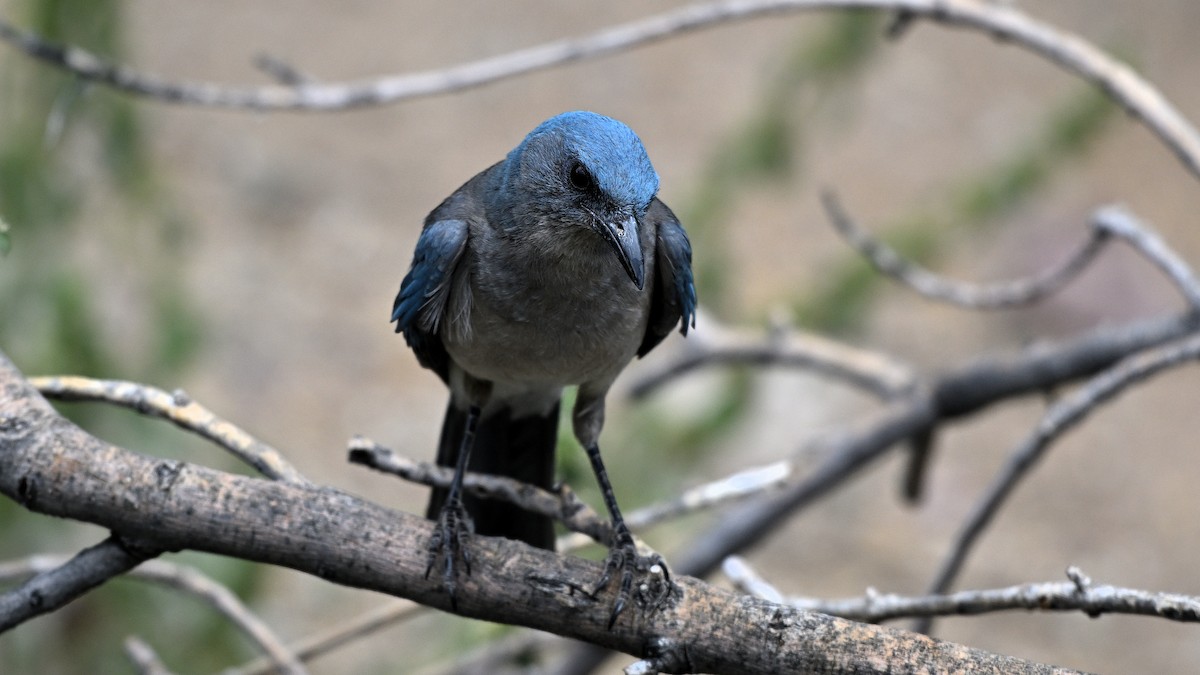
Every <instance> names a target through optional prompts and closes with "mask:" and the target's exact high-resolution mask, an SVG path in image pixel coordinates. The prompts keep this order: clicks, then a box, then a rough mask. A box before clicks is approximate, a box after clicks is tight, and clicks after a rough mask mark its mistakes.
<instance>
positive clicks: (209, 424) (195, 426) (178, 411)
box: [29, 375, 311, 485]
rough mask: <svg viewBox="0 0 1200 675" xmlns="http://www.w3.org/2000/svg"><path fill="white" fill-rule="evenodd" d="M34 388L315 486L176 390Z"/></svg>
mask: <svg viewBox="0 0 1200 675" xmlns="http://www.w3.org/2000/svg"><path fill="white" fill-rule="evenodd" d="M29 382H30V383H31V384H32V385H33V386H34V387H35V388H36V389H37V390H38V391H39V392H41V394H42V396H45V397H46V398H52V399H56V400H59V401H104V402H107V403H114V404H116V405H120V406H124V407H126V408H130V409H132V410H136V411H137V412H139V413H141V414H143V415H150V416H152V417H160V418H162V419H165V420H167V421H169V422H171V423H173V424H175V426H177V427H179V428H181V429H184V430H187V431H191V432H193V433H196V434H198V435H200V436H202V437H204V438H206V439H208V440H210V441H212V442H214V443H216V444H217V445H219V446H221V447H223V448H225V449H226V450H229V451H230V452H232V453H233V454H234V455H235V456H236V457H237V458H238V459H240V460H242V461H243V462H245V463H247V464H249V465H250V466H252V467H254V468H255V469H256V470H258V472H259V473H261V474H263V475H264V476H267V477H268V478H273V479H275V480H282V481H286V482H289V483H297V484H301V485H309V484H311V483H310V482H309V480H308V479H307V478H305V477H304V476H303V475H301V474H300V472H299V471H297V470H296V468H295V467H293V466H292V465H291V464H290V463H288V461H287V460H286V459H284V458H283V455H282V454H281V453H280V452H279V451H278V450H276V449H275V448H272V447H271V446H269V445H267V444H266V443H263V442H262V441H259V440H258V439H256V438H254V437H253V436H251V435H250V434H248V433H246V432H245V431H243V430H242V429H240V428H238V427H237V426H235V425H233V424H231V423H229V422H227V421H225V420H223V419H221V418H220V417H217V416H216V415H214V414H213V413H212V411H210V410H209V409H208V408H205V407H204V406H202V405H200V404H199V403H196V402H195V401H193V400H192V399H191V398H190V397H189V396H188V395H187V394H186V393H184V392H183V390H180V389H176V390H175V392H174V393H168V392H166V391H163V390H162V389H158V388H156V387H151V386H149V385H145V384H138V383H136V382H125V381H122V380H97V379H93V378H90V377H78V376H74V375H69V376H53V377H31V378H29Z"/></svg>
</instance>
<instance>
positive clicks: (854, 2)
mask: <svg viewBox="0 0 1200 675" xmlns="http://www.w3.org/2000/svg"><path fill="white" fill-rule="evenodd" d="M828 9H879V10H885V11H894V12H898V13H899V16H900V17H902V20H901V22H900V24H901V25H909V24H911V23H912V21H914V20H916V19H918V18H921V19H926V20H929V21H931V22H935V23H941V24H945V25H948V26H953V27H962V28H969V29H972V30H976V31H980V32H983V33H986V34H988V35H991V36H993V37H995V38H998V39H1000V40H1001V41H1003V42H1005V43H1011V44H1015V45H1019V46H1021V47H1023V48H1025V49H1028V50H1030V51H1032V52H1034V53H1036V54H1038V55H1039V56H1041V57H1043V58H1045V59H1047V60H1048V61H1050V62H1052V63H1054V64H1056V65H1058V66H1059V67H1061V68H1063V69H1065V70H1067V71H1069V72H1071V73H1074V74H1075V75H1077V76H1079V77H1081V78H1083V79H1085V80H1087V81H1089V82H1092V83H1093V84H1095V85H1097V86H1099V87H1100V88H1101V89H1103V90H1104V91H1105V92H1106V93H1107V94H1108V95H1109V96H1111V97H1112V98H1113V99H1114V100H1115V101H1117V102H1118V103H1119V104H1121V105H1122V106H1123V107H1124V108H1125V109H1126V110H1128V111H1129V113H1130V114H1131V115H1133V116H1134V117H1135V118H1137V119H1138V120H1140V121H1141V122H1142V123H1143V124H1145V125H1146V126H1147V127H1148V128H1149V129H1150V131H1151V132H1153V133H1154V135H1155V136H1157V137H1158V138H1159V140H1160V141H1162V142H1163V144H1164V145H1166V146H1167V147H1168V148H1169V149H1170V150H1171V151H1172V152H1174V154H1175V155H1176V157H1178V158H1179V160H1180V161H1181V162H1182V163H1183V164H1184V166H1185V167H1186V168H1187V170H1188V171H1189V172H1191V173H1192V174H1193V175H1194V176H1198V177H1200V133H1197V131H1196V129H1195V128H1194V127H1193V126H1192V124H1191V123H1190V122H1188V121H1187V119H1186V118H1185V117H1183V115H1181V114H1180V113H1179V111H1178V110H1176V109H1175V107H1174V106H1173V105H1171V103H1170V102H1169V101H1167V99H1166V97H1164V96H1163V95H1162V93H1161V92H1159V91H1158V89H1157V88H1156V87H1155V86H1154V85H1153V84H1151V83H1150V82H1148V81H1147V80H1145V79H1144V78H1142V77H1141V76H1140V75H1138V74H1137V73H1136V72H1135V71H1134V70H1133V69H1131V68H1130V67H1129V66H1127V65H1125V64H1123V63H1121V62H1120V61H1117V60H1116V59H1114V58H1113V57H1111V56H1109V55H1108V54H1106V53H1104V52H1103V51H1101V50H1100V49H1098V48H1096V47H1095V46H1093V45H1092V44H1091V43H1089V42H1088V41H1086V40H1084V39H1083V38H1081V37H1079V36H1077V35H1073V34H1071V33H1068V32H1065V31H1062V30H1060V29H1058V28H1055V27H1053V26H1051V25H1050V24H1047V23H1045V22H1042V21H1039V20H1037V19H1035V18H1033V17H1030V16H1028V15H1026V14H1024V13H1022V12H1021V11H1020V10H1018V9H1016V8H1015V7H1011V6H1007V5H1001V4H998V3H991V2H981V1H980V0H722V1H718V2H710V3H701V4H695V5H690V6H686V7H681V8H679V9H676V10H672V11H669V12H664V13H662V14H659V15H656V16H651V17H647V18H645V19H640V20H638V21H632V22H629V23H626V24H622V25H619V26H614V27H612V28H608V29H605V30H602V31H598V32H596V33H592V34H591V35H587V36H584V37H581V38H575V39H566V40H559V41H556V42H549V43H546V44H543V45H541V46H537V47H531V48H528V49H523V50H519V51H515V52H510V53H508V54H501V55H499V56H494V57H490V58H486V59H481V60H478V61H472V62H468V63H464V64H461V65H458V66H453V67H450V68H446V69H442V70H431V71H424V72H417V73H411V74H406V75H392V76H385V77H380V78H376V79H367V80H358V81H353V82H344V83H331V84H299V85H296V86H278V85H276V86H267V87H226V86H223V85H219V84H215V83H209V82H172V81H170V80H167V79H164V78H160V77H156V76H153V75H148V74H144V73H140V72H138V71H136V70H133V69H131V68H127V67H124V66H120V65H113V64H111V63H107V62H105V61H104V60H103V59H101V58H99V57H97V56H95V55H93V54H91V53H89V52H86V51H84V50H82V49H79V48H77V47H71V46H61V45H55V44H51V43H49V42H47V41H45V40H43V39H42V38H40V37H38V36H36V35H33V34H31V33H27V32H24V31H21V30H19V29H17V28H16V27H15V26H13V25H11V24H9V23H6V22H0V40H4V41H6V42H8V43H10V44H12V45H13V46H15V47H16V48H18V49H20V50H22V51H23V52H25V53H26V54H28V55H29V56H31V57H33V58H36V59H40V60H42V61H45V62H47V63H49V64H51V65H54V66H56V67H58V68H63V69H65V70H68V71H70V72H72V73H74V74H75V75H76V76H78V77H80V78H82V79H85V80H89V81H93V82H99V83H102V84H105V85H107V86H110V87H113V88H115V89H118V90H120V91H124V92H126V93H129V94H133V95H138V96H145V97H148V98H153V99H155V100H159V101H164V102H169V103H184V104H192V105H204V106H219V107H230V108H246V109H252V110H270V109H275V110H281V109H288V110H310V111H315V110H343V109H346V108H351V107H358V106H367V105H383V104H388V103H395V102H398V101H403V100H406V99H411V98H418V97H423V96H434V95H439V94H446V93H450V92H454V91H461V90H463V89H467V88H470V87H477V86H480V85H483V84H488V83H491V82H496V81H499V80H503V79H506V78H510V77H515V76H517V75H524V74H526V73H531V72H534V71H538V70H543V69H546V68H551V67H554V66H559V65H563V64H567V63H573V62H576V61H582V60H585V59H591V58H597V57H600V56H606V55H610V54H615V53H619V52H622V51H627V50H629V49H632V48H634V47H639V46H643V45H648V44H651V43H653V42H657V41H660V40H665V39H668V38H672V37H677V36H680V35H684V34H687V33H690V32H692V31H697V30H702V29H708V28H713V27H716V26H720V25H724V24H727V23H732V22H735V21H745V20H748V19H753V18H757V17H764V16H771V15H775V14H783V13H790V12H802V11H811V10H828ZM893 32H894V33H898V32H899V31H893Z"/></svg>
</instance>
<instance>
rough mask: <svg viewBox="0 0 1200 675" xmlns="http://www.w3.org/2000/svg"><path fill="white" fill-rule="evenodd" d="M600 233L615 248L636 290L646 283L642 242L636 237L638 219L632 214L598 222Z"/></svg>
mask: <svg viewBox="0 0 1200 675" xmlns="http://www.w3.org/2000/svg"><path fill="white" fill-rule="evenodd" d="M600 233H601V234H603V235H604V238H605V239H607V240H608V243H610V244H612V247H613V249H615V250H616V253H617V259H618V260H620V261H621V266H622V267H624V268H625V272H626V273H628V274H629V279H630V280H631V281H633V284H634V285H635V286H637V288H638V290H639V291H640V290H642V287H643V286H645V285H646V266H645V264H643V263H642V242H641V240H640V239H639V238H638V221H637V218H635V217H634V216H632V215H630V216H626V217H625V218H624V219H623V220H617V221H615V222H604V223H601V224H600Z"/></svg>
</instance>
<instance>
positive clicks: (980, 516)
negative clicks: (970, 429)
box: [921, 336, 1200, 632]
mask: <svg viewBox="0 0 1200 675" xmlns="http://www.w3.org/2000/svg"><path fill="white" fill-rule="evenodd" d="M1198 358H1200V336H1190V337H1187V338H1184V339H1181V340H1178V341H1175V342H1171V343H1169V344H1166V345H1163V346H1160V347H1157V348H1154V349H1152V350H1149V351H1145V352H1142V353H1138V354H1134V355H1133V356H1130V357H1128V358H1125V359H1123V360H1121V361H1120V362H1119V363H1117V364H1116V365H1114V366H1113V367H1111V368H1109V369H1107V370H1105V371H1104V372H1102V373H1100V374H1099V375H1096V376H1095V377H1093V378H1092V379H1090V380H1088V381H1087V382H1086V383H1084V384H1083V385H1082V386H1081V387H1080V388H1079V389H1078V390H1077V391H1075V392H1073V393H1072V394H1071V395H1070V396H1068V397H1066V398H1064V399H1062V400H1060V401H1059V402H1057V403H1055V404H1054V405H1053V406H1051V407H1050V409H1049V410H1047V411H1046V414H1045V415H1043V416H1042V419H1041V421H1039V422H1038V425H1037V428H1036V429H1035V430H1034V432H1033V433H1032V434H1031V435H1030V436H1029V437H1028V438H1027V439H1026V440H1025V441H1024V442H1023V443H1021V445H1020V446H1019V447H1018V448H1017V449H1016V450H1015V451H1014V452H1013V453H1012V455H1011V456H1010V457H1009V459H1008V462H1006V463H1005V465H1004V467H1003V468H1002V469H1001V470H1000V472H999V474H998V475H997V476H996V479H995V480H994V481H993V482H992V484H991V486H990V487H989V488H988V490H987V492H986V493H985V495H984V497H983V499H981V500H980V501H979V503H978V504H977V505H976V506H975V508H974V509H973V510H972V512H971V515H970V516H969V517H968V518H967V521H966V524H965V525H964V526H963V528H962V530H960V531H959V534H958V536H957V537H956V538H955V542H954V546H953V548H952V550H951V552H950V554H949V555H948V556H947V558H946V560H945V561H944V562H943V563H942V567H941V569H940V570H939V571H938V574H937V576H936V577H935V579H934V582H933V583H932V584H931V585H930V587H929V592H930V593H943V592H945V591H946V590H947V589H949V588H950V586H951V585H952V584H953V583H954V579H955V578H956V577H957V576H958V573H959V571H960V570H961V569H962V566H963V563H964V562H965V561H966V558H967V554H968V553H969V552H970V550H971V548H972V546H973V545H974V544H975V542H976V541H978V539H979V537H980V535H981V534H983V531H984V529H985V528H986V527H987V526H988V524H989V523H991V521H992V519H993V518H994V517H995V516H996V513H997V512H998V511H999V509H1000V506H1001V505H1002V504H1003V503H1004V502H1005V500H1006V499H1007V498H1008V497H1009V495H1011V494H1012V492H1013V490H1014V489H1015V488H1016V486H1017V483H1018V482H1020V480H1021V479H1022V478H1024V477H1025V476H1026V475H1028V473H1029V471H1030V470H1031V469H1032V468H1033V466H1034V464H1035V463H1036V462H1037V461H1038V460H1039V459H1041V457H1042V456H1043V455H1044V454H1045V451H1046V449H1047V448H1048V447H1049V446H1050V444H1051V443H1052V442H1053V441H1055V440H1056V439H1058V438H1059V437H1060V436H1062V434H1063V433H1065V432H1066V431H1068V430H1069V429H1071V428H1073V427H1075V425H1077V424H1079V423H1080V422H1082V421H1083V420H1084V419H1086V418H1087V417H1088V415H1090V414H1092V413H1093V412H1095V411H1096V409H1097V408H1098V407H1099V406H1100V404H1102V403H1105V402H1107V401H1108V400H1110V399H1111V398H1112V397H1114V396H1116V395H1117V394H1119V393H1121V392H1123V391H1125V390H1126V389H1128V388H1129V387H1130V386H1132V385H1134V384H1137V383H1139V382H1142V381H1143V380H1145V379H1147V378H1149V377H1153V376H1154V375H1157V374H1158V373H1161V372H1163V371H1164V370H1167V369H1169V368H1173V367H1175V366H1178V365H1180V364H1182V363H1184V362H1187V361H1192V360H1195V359H1198ZM923 627H924V628H925V630H928V623H925V624H923ZM925 630H922V631H921V632H925Z"/></svg>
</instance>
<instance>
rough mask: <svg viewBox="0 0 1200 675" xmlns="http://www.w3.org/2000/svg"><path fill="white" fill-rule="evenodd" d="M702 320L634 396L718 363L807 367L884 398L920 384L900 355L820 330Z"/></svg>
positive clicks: (636, 388) (704, 317)
mask: <svg viewBox="0 0 1200 675" xmlns="http://www.w3.org/2000/svg"><path fill="white" fill-rule="evenodd" d="M701 322H702V323H701V325H700V330H697V331H696V334H695V337H693V338H689V339H688V341H687V344H685V345H684V346H683V350H682V353H681V354H680V356H679V357H678V358H676V359H674V360H673V361H672V362H670V363H667V364H666V365H665V366H663V367H662V368H659V369H658V370H654V371H650V372H649V373H648V374H646V375H643V376H641V377H640V378H639V379H638V380H636V381H635V382H634V383H633V386H632V387H631V388H630V396H632V397H633V398H635V399H638V398H644V397H646V396H648V395H650V394H651V393H652V392H654V391H656V390H657V389H659V388H660V387H662V386H663V385H665V384H667V383H668V382H670V381H672V380H674V379H675V378H678V377H680V376H682V375H685V374H687V373H690V372H691V371H693V370H697V369H699V368H703V367H708V366H714V365H755V366H782V367H791V368H806V369H809V370H812V371H813V372H815V373H817V374H818V375H824V376H826V377H830V378H833V379H836V380H841V381H843V382H845V383H847V384H850V385H852V386H855V387H859V388H861V389H863V390H865V391H868V392H870V393H872V394H874V395H876V396H878V397H880V398H885V399H886V398H892V397H895V396H899V395H901V394H904V393H906V392H908V391H910V390H911V389H912V388H913V386H914V385H915V381H916V378H915V376H914V375H913V371H912V369H911V368H910V367H909V366H907V365H905V364H903V363H901V362H899V361H898V360H896V359H893V358H891V357H889V356H886V355H884V354H881V353H879V352H875V351H870V350H867V349H861V348H858V347H853V346H850V345H847V344H843V343H840V342H837V341H835V340H830V339H829V338H826V337H822V336H820V335H817V334H815V333H808V332H804V331H798V330H795V329H793V328H790V327H785V326H781V325H780V326H775V327H772V329H771V330H770V331H768V332H767V334H766V335H762V334H760V333H759V332H757V331H749V330H744V329H739V328H730V327H728V326H724V325H721V324H719V323H717V322H716V321H711V320H708V319H707V315H706V314H702V315H701Z"/></svg>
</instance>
